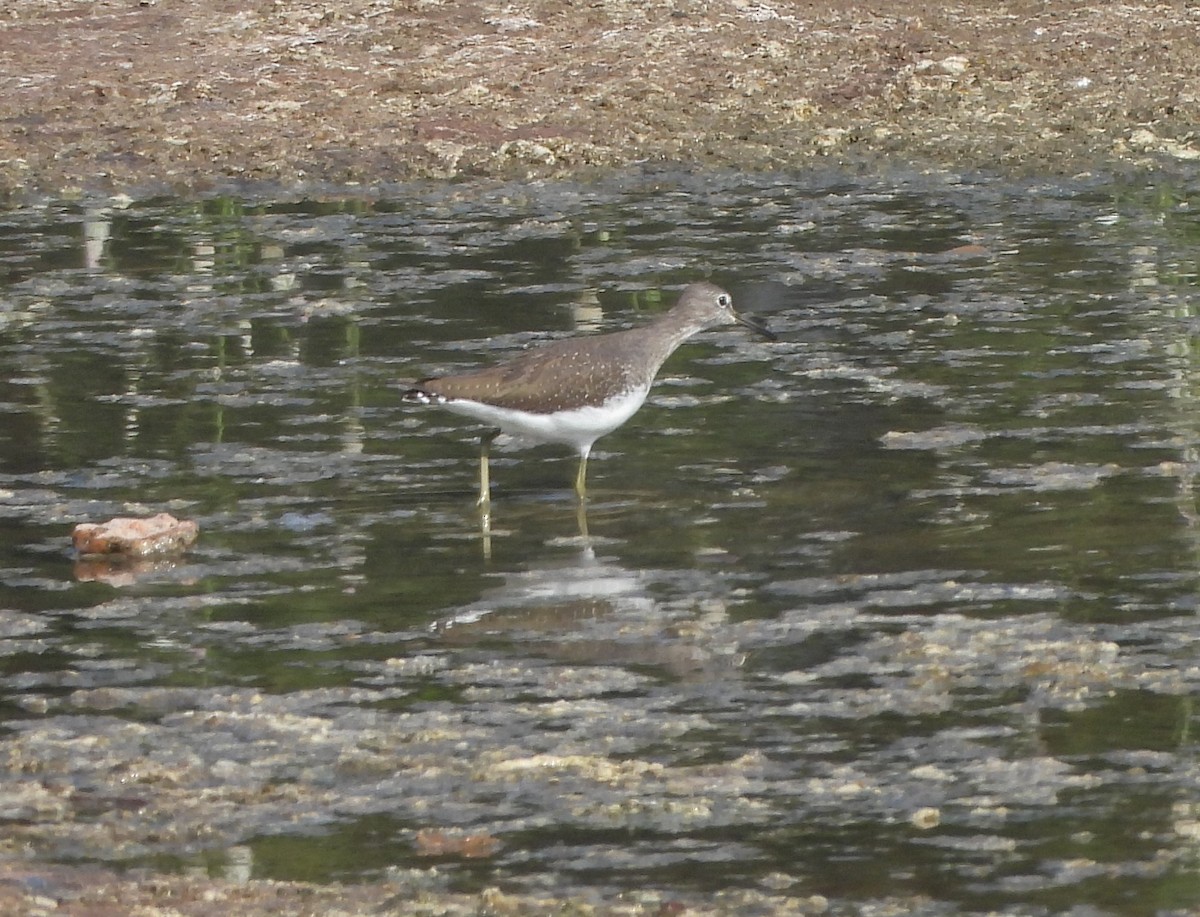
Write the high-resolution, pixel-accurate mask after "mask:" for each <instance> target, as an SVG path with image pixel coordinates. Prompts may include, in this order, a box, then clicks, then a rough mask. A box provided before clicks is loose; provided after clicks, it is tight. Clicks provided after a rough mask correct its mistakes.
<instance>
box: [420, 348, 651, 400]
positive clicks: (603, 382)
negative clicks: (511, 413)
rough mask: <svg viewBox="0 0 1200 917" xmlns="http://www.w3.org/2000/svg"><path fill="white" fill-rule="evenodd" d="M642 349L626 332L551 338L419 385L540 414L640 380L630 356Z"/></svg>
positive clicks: (434, 392)
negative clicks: (506, 358) (504, 357)
mask: <svg viewBox="0 0 1200 917" xmlns="http://www.w3.org/2000/svg"><path fill="white" fill-rule="evenodd" d="M584 342H586V345H585V346H580V345H581V344H582V343H584ZM631 345H632V346H631ZM638 350H640V348H639V347H638V346H637V339H636V338H629V337H628V333H627V332H623V331H619V332H616V333H614V334H605V335H596V336H594V337H587V338H582V339H578V340H577V339H571V340H564V341H553V342H551V343H549V344H546V345H544V346H542V347H539V348H538V349H537V350H534V351H531V352H530V353H527V354H523V355H521V356H519V357H517V358H516V359H513V360H509V361H508V362H505V363H501V364H499V365H497V366H491V367H488V368H487V369H481V370H478V371H477V372H471V373H462V374H460V375H454V376H442V377H440V378H432V379H423V380H421V381H420V382H418V383H417V385H416V386H415V389H416V390H417V391H421V392H425V393H427V394H428V395H432V396H434V397H435V398H442V399H463V400H468V401H478V402H482V403H484V404H490V405H495V406H496V407H502V408H509V409H512V410H517V411H529V412H532V413H536V414H548V413H551V412H554V411H563V410H571V409H573V408H579V407H584V406H585V405H589V404H597V403H599V402H603V401H604V400H605V399H607V398H608V397H610V396H611V395H613V394H617V393H621V392H624V391H626V390H628V389H629V388H630V387H632V386H634V385H637V384H638V379H637V373H636V370H635V368H634V367H635V365H636V363H637V361H636V360H632V361H631V358H633V357H636V356H637V351H638Z"/></svg>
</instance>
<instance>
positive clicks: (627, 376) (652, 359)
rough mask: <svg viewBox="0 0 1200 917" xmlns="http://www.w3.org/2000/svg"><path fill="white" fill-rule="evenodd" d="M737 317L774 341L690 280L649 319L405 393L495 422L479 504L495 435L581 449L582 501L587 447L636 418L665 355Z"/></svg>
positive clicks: (707, 286)
mask: <svg viewBox="0 0 1200 917" xmlns="http://www.w3.org/2000/svg"><path fill="white" fill-rule="evenodd" d="M734 322H737V323H738V324H741V325H745V326H746V327H747V328H750V329H752V330H754V331H756V332H758V333H759V334H761V335H763V336H764V337H766V338H768V339H770V340H774V339H775V336H774V335H773V334H772V333H771V331H770V329H768V328H767V326H766V324H764V323H763V322H762V321H761V320H760V319H757V318H751V317H748V316H745V315H739V314H737V313H736V312H734V311H733V297H732V296H730V295H729V294H728V293H727V292H725V291H724V290H722V289H721V288H720V287H717V286H714V285H713V284H711V283H694V284H692V285H691V286H689V287H687V288H686V289H685V290H684V291H683V295H682V296H681V297H680V299H679V302H678V303H676V304H675V306H674V307H673V308H672V309H671V310H670V311H668V312H666V313H664V314H663V315H661V316H659V317H658V318H657V319H655V320H654V321H652V322H650V323H649V324H647V325H643V326H640V327H638V328H630V329H629V330H627V331H616V332H613V333H611V334H593V335H584V336H582V337H573V338H565V339H563V340H558V341H551V342H550V343H548V344H543V345H542V346H540V347H537V348H535V349H533V350H530V351H529V352H527V353H523V354H521V355H520V356H519V357H517V358H516V359H513V360H509V361H508V362H506V363H500V364H498V365H496V366H491V367H488V368H487V369H481V370H478V371H476V372H469V373H462V374H461V375H454V376H441V377H437V378H429V379H421V380H419V381H418V382H417V383H416V384H415V385H413V386H412V387H411V388H409V389H407V390H406V391H405V392H404V396H403V400H404V401H407V402H410V403H413V404H433V405H437V406H439V407H443V408H445V409H446V410H448V411H454V412H455V413H456V414H464V415H466V416H467V417H471V418H474V419H475V420H478V421H482V422H483V423H486V424H488V425H490V426H491V427H493V428H494V429H492V430H489V431H488V432H487V433H485V434H484V435H483V437H482V438H481V442H480V466H479V503H480V505H482V506H487V505H488V503H489V500H490V496H491V489H490V486H489V477H488V450H489V447H490V446H491V443H492V440H493V439H495V438H496V437H497V436H498V435H500V434H501V433H507V434H509V435H511V436H515V437H519V438H523V439H527V440H534V441H536V442H543V443H562V444H563V445H566V446H573V447H574V448H575V450H576V451H577V452H578V453H579V472H578V474H576V476H575V492H576V494H578V495H579V499H580V501H581V502H582V501H583V500H584V499H585V498H586V493H587V491H586V478H587V460H588V454H589V453H590V452H591V450H592V444H593V443H594V442H595V441H596V440H598V439H599V438H600V437H601V436H604V435H605V434H606V433H611V432H612V431H613V430H615V429H617V427H619V426H621V424H623V423H625V421H627V420H628V419H629V418H630V417H632V416H633V415H634V413H635V412H636V411H637V409H638V408H640V407H641V406H642V402H644V401H645V400H646V395H647V393H648V392H649V391H650V386H651V384H652V383H653V382H654V377H655V376H656V375H657V374H658V370H659V368H660V367H661V366H662V365H663V362H664V361H665V360H666V359H667V357H669V356H670V355H671V354H672V353H674V352H675V349H676V348H677V347H679V345H680V344H682V343H683V342H684V341H686V340H687V339H688V338H690V337H691V336H692V335H694V334H696V333H697V332H699V331H703V330H705V329H706V328H715V327H717V326H718V325H728V324H732V323H734Z"/></svg>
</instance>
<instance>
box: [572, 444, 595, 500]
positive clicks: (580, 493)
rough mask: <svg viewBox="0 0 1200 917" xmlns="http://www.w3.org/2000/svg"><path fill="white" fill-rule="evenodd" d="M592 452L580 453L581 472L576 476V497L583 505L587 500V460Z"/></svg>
mask: <svg viewBox="0 0 1200 917" xmlns="http://www.w3.org/2000/svg"><path fill="white" fill-rule="evenodd" d="M590 451H591V450H590V449H584V450H583V451H582V452H580V453H579V471H578V473H577V474H576V475H575V495H576V496H577V497H579V502H581V503H582V502H583V501H584V500H586V499H587V460H588V453H589V452H590Z"/></svg>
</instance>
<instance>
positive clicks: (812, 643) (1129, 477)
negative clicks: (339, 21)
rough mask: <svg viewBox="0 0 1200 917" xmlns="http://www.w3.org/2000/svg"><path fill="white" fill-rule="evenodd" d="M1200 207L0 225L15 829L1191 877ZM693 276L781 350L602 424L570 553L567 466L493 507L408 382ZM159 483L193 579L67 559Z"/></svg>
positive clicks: (280, 862) (469, 857)
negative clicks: (486, 509)
mask: <svg viewBox="0 0 1200 917" xmlns="http://www.w3.org/2000/svg"><path fill="white" fill-rule="evenodd" d="M1198 200H1200V189H1198V188H1197V187H1195V186H1192V187H1187V186H1178V185H1176V186H1172V187H1162V186H1153V185H1145V186H1142V185H1130V184H1128V183H1119V182H1115V181H1101V180H1099V179H1091V180H1087V181H1084V180H1079V181H1077V182H1074V183H1067V184H1037V183H1029V184H1023V185H1015V184H1011V183H1006V182H1001V181H998V180H993V179H985V178H963V177H945V176H941V177H930V176H917V175H904V174H900V175H891V176H888V177H886V178H865V177H856V176H850V175H845V174H833V173H830V174H827V175H816V176H807V177H804V178H794V177H791V178H787V179H784V178H781V177H768V178H749V177H746V176H727V177H724V178H717V179H713V178H711V177H709V178H708V179H705V180H701V179H698V178H693V177H689V176H681V175H672V174H663V175H642V176H638V177H634V178H630V179H628V180H626V181H624V182H620V183H610V184H608V185H598V186H576V185H562V184H540V185H534V186H529V187H526V186H516V185H513V186H505V187H480V186H473V185H469V184H468V185H456V186H437V187H434V186H429V187H413V188H403V189H397V190H395V192H394V193H393V194H391V195H389V196H387V197H385V198H383V199H374V198H366V197H362V198H355V197H344V198H343V197H329V198H327V199H319V200H318V199H273V200H265V199H264V200H260V199H250V198H246V199H235V198H231V197H222V198H211V199H205V200H195V201H179V200H154V201H144V202H129V201H118V202H107V201H106V202H96V203H95V205H87V204H83V203H55V204H49V205H46V206H43V207H37V208H29V209H25V210H20V211H14V212H10V213H7V214H4V215H3V216H2V217H0V359H2V360H3V365H4V366H5V367H6V368H7V372H6V373H4V377H3V379H0V404H2V406H3V407H2V410H3V421H2V425H0V488H2V491H0V492H2V495H3V502H2V503H0V544H2V545H3V551H2V553H0V558H2V561H0V563H2V564H3V567H2V569H0V608H3V609H4V611H3V613H2V615H0V636H2V637H3V641H2V642H0V654H2V655H0V686H2V688H0V690H2V694H0V711H2V712H3V714H4V726H5V729H6V735H5V737H4V739H3V749H4V754H3V755H0V767H3V769H4V775H5V777H4V785H3V788H2V789H0V792H2V793H3V795H4V800H3V801H4V807H5V808H6V809H7V810H8V812H9V816H8V818H9V821H8V823H7V825H6V832H7V834H8V835H9V837H10V838H11V843H12V844H14V845H19V846H23V847H25V848H27V849H28V850H29V851H32V853H33V854H34V855H35V856H36V857H38V858H42V859H46V860H66V861H77V860H83V861H102V862H107V863H111V864H116V865H122V866H125V865H128V866H143V867H144V866H150V867H153V868H161V869H181V868H193V869H194V868H200V869H206V870H210V871H213V872H223V873H228V874H231V875H252V876H255V877H271V878H298V879H307V880H316V881H326V880H331V879H341V880H355V879H369V878H373V877H376V876H380V875H385V874H386V875H389V876H393V877H394V876H404V877H407V880H408V881H411V882H412V883H413V884H414V887H421V888H426V887H428V888H433V889H437V888H453V889H473V888H481V887H484V886H487V885H499V886H501V887H503V888H505V889H508V890H510V891H514V892H536V893H554V894H568V893H571V894H575V893H579V894H585V895H586V894H595V895H597V896H599V897H602V898H607V899H611V898H612V897H613V896H616V895H618V894H623V893H635V892H636V893H637V894H640V895H647V894H659V895H661V896H662V897H663V898H664V900H672V901H675V900H678V901H682V902H685V903H686V902H700V901H706V900H709V899H710V897H711V896H712V895H713V894H714V893H715V892H716V891H718V890H729V889H735V888H740V889H752V890H756V891H759V892H762V894H763V896H764V901H774V902H777V903H778V902H779V901H781V900H783V899H785V898H787V897H796V898H800V899H806V898H809V897H810V896H815V895H820V896H825V897H826V898H828V899H829V900H830V901H831V902H832V903H833V906H834V907H835V908H840V909H841V911H842V912H858V911H859V910H862V909H866V908H869V907H871V906H873V903H874V904H877V903H878V902H880V901H889V902H901V903H902V904H903V907H904V908H905V909H906V910H907V911H908V912H910V913H947V912H963V911H984V910H992V911H998V912H1002V913H1021V914H1026V913H1061V912H1064V911H1068V910H1070V909H1071V908H1073V907H1075V908H1086V907H1091V908H1093V909H1094V910H1089V911H1086V912H1087V913H1095V912H1102V913H1120V914H1154V913H1166V912H1170V911H1172V910H1179V909H1185V908H1189V907H1191V906H1192V905H1194V904H1195V903H1196V902H1197V900H1198V898H1200V873H1198V871H1197V865H1198V863H1200V847H1198V846H1197V839H1198V838H1200V766H1198V764H1197V760H1196V747H1197V745H1196V740H1195V738H1194V735H1193V725H1192V724H1193V720H1194V719H1195V714H1194V712H1193V710H1192V703H1191V698H1192V695H1193V694H1194V693H1195V692H1196V690H1197V689H1198V688H1200V664H1198V663H1197V651H1198V649H1200V632H1198V630H1197V627H1196V606H1197V596H1198V586H1200V570H1198V567H1197V560H1198V558H1200V532H1198V530H1197V521H1198V516H1197V508H1196V501H1195V493H1194V480H1193V477H1194V474H1195V472H1196V470H1197V455H1196V445H1197V441H1198V439H1200V437H1198V434H1197V429H1198V422H1197V418H1198V414H1197V402H1196V397H1195V392H1196V371H1195V365H1196V358H1195V355H1194V344H1193V341H1194V334H1195V329H1196V327H1197V326H1196V319H1195V315H1194V313H1195V303H1196V290H1197V250H1198V249H1197V241H1198V240H1200V217H1198V216H1197V206H1198V205H1197V202H1198ZM705 276H710V277H711V278H712V279H714V280H715V281H716V282H719V283H721V284H723V285H725V286H726V287H728V288H729V289H730V290H731V291H732V292H733V293H734V296H735V300H736V301H737V302H738V304H739V307H740V308H742V309H743V310H746V311H751V312H757V313H759V314H762V315H764V316H766V317H767V318H768V319H769V320H770V322H771V324H772V326H773V327H774V328H775V330H776V331H777V332H778V334H779V336H780V340H779V341H778V342H776V343H767V342H764V341H762V340H757V339H753V338H751V337H749V336H747V335H746V334H745V333H744V332H743V331H741V330H733V329H730V330H721V331H713V332H708V333H706V334H704V335H702V336H701V337H699V338H697V339H696V340H695V341H694V342H692V343H691V344H689V345H688V346H686V347H685V348H684V349H683V350H681V351H680V352H679V353H678V354H676V355H675V357H673V358H672V360H671V361H669V362H668V364H667V366H666V367H665V368H664V370H663V373H662V374H661V375H660V378H659V382H658V385H657V386H656V388H655V390H654V392H653V393H652V395H651V398H650V400H649V401H648V403H647V405H646V406H645V407H644V408H643V409H642V411H641V412H640V413H639V414H637V415H636V416H635V417H634V419H633V420H632V421H630V422H629V424H627V425H626V426H625V427H624V428H622V429H621V430H619V431H617V432H616V433H614V434H612V435H611V436H609V437H607V438H605V439H603V440H601V441H600V442H599V443H598V444H597V447H596V451H595V452H594V453H593V461H592V463H591V466H590V475H589V486H590V490H591V499H590V502H589V505H588V508H587V515H586V529H587V533H588V537H586V538H585V537H582V535H581V527H582V522H581V520H580V519H579V518H578V517H577V513H576V507H575V502H574V497H573V494H572V492H571V482H572V480H573V475H574V459H573V458H572V457H571V456H570V455H569V454H568V453H567V452H566V451H565V450H562V449H557V448H554V447H538V448H534V449H528V450H520V451H504V450H500V451H497V452H496V453H495V454H494V456H493V468H492V484H493V507H492V515H491V524H490V532H488V533H486V534H485V533H483V532H481V521H480V518H479V515H478V512H477V511H476V509H475V507H474V506H473V497H474V488H475V486H476V477H475V476H476V473H477V469H476V461H477V445H476V437H477V435H478V432H479V431H478V429H477V428H474V427H472V426H471V425H470V424H469V423H467V422H465V421H463V420H461V419H460V418H457V417H454V416H452V415H448V414H444V413H440V412H437V411H434V410H430V409H425V410H422V409H418V408H413V407H411V406H406V405H402V404H401V403H400V399H399V392H400V387H399V385H398V380H402V379H405V378H415V377H417V376H419V375H422V374H428V373H431V372H442V371H452V370H455V369H460V368H464V367H468V366H475V365H479V364H481V363H483V362H486V361H488V360H492V359H498V358H501V357H502V356H504V355H505V354H509V353H512V352H515V351H517V350H519V349H520V348H521V347H523V346H524V345H526V344H528V343H530V342H533V341H537V340H540V339H543V338H546V337H551V336H556V335H561V334H567V333H573V332H591V331H597V330H612V329H616V328H619V327H624V326H626V325H627V324H632V323H638V322H641V321H645V320H646V319H648V318H649V317H651V316H652V315H655V314H657V313H658V312H659V311H660V310H661V309H662V308H665V306H666V305H667V304H668V303H669V302H670V301H671V300H672V299H673V297H674V296H675V295H676V293H677V291H678V289H679V288H681V287H682V285H684V284H686V283H687V282H689V281H692V280H695V279H698V278H701V277H705ZM159 510H169V511H171V512H173V513H175V514H176V515H179V516H187V517H189V518H193V519H195V520H197V521H198V522H199V524H200V527H201V537H200V540H199V542H198V543H197V545H196V546H195V548H194V549H193V550H191V551H190V552H189V553H188V554H187V555H186V556H185V557H183V558H182V559H179V560H176V561H174V562H169V563H162V564H158V565H150V566H147V567H145V568H98V567H97V566H95V565H88V564H82V563H77V562H76V560H75V559H74V558H73V557H72V556H71V554H70V552H69V550H68V545H69V534H70V529H71V526H72V525H73V524H74V523H76V522H80V521H84V520H93V521H95V520H101V519H105V518H108V517H111V516H113V515H118V514H128V513H132V512H147V513H148V512H156V511H159ZM455 844H458V846H457V847H456V846H455ZM439 845H440V846H439ZM447 845H448V846H447ZM430 866H436V867H437V869H436V870H435V871H429V870H428V867H430ZM813 900H816V899H813ZM765 906H766V905H765V904H764V907H765ZM1082 912H1084V911H1081V913H1082Z"/></svg>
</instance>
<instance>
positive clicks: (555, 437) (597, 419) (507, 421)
mask: <svg viewBox="0 0 1200 917" xmlns="http://www.w3.org/2000/svg"><path fill="white" fill-rule="evenodd" d="M649 390H650V389H649V387H646V388H640V389H634V390H633V391H631V392H628V393H627V394H624V395H619V396H617V397H615V398H610V399H608V401H606V402H604V404H602V405H600V406H599V407H586V408H574V409H573V410H570V411H560V412H558V413H557V414H533V413H529V412H526V411H514V410H511V409H509V408H498V407H493V406H492V405H489V404H481V403H480V402H478V401H461V400H458V401H446V402H443V403H442V405H441V407H443V408H445V409H446V410H448V411H454V413H456V414H463V415H465V416H467V417H472V418H474V419H475V420H480V421H483V422H484V423H487V424H491V425H492V426H496V427H499V428H500V430H501V432H503V433H507V434H508V435H509V436H517V437H522V438H525V439H532V440H536V441H538V442H541V443H562V444H563V445H566V446H574V447H575V449H576V450H577V451H579V452H581V453H583V452H587V451H588V450H589V449H591V446H592V443H594V442H595V441H596V440H598V439H599V438H600V437H601V436H604V435H605V434H606V433H611V432H612V431H613V430H615V429H616V428H617V427H619V426H621V424H623V423H625V421H627V420H628V419H629V418H630V417H632V416H633V415H634V414H635V413H637V409H638V408H640V407H641V406H642V403H643V402H644V401H645V400H646V394H647V393H648V392H649Z"/></svg>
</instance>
